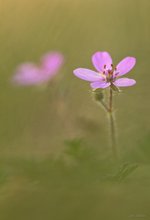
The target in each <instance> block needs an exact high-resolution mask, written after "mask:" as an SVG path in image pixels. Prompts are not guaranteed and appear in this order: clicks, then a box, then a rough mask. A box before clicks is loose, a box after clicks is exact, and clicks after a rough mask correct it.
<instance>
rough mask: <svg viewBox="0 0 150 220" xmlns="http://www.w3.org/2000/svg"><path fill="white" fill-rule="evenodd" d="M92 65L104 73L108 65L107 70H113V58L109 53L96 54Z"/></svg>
mask: <svg viewBox="0 0 150 220" xmlns="http://www.w3.org/2000/svg"><path fill="white" fill-rule="evenodd" d="M92 63H93V65H94V67H95V68H96V69H97V70H98V71H99V72H103V71H104V70H105V68H104V66H105V65H106V69H107V70H108V69H112V67H111V64H112V58H111V56H110V54H109V53H108V52H105V51H104V52H96V53H95V54H93V56H92Z"/></svg>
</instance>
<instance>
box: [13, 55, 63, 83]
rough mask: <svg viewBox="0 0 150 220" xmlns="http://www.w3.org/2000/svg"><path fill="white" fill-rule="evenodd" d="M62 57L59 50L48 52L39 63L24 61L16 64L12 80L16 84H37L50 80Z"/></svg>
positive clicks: (59, 66) (58, 67) (57, 69)
mask: <svg viewBox="0 0 150 220" xmlns="http://www.w3.org/2000/svg"><path fill="white" fill-rule="evenodd" d="M63 62H64V57H63V55H62V54H61V53H59V52H49V53H47V54H45V55H44V56H43V57H42V58H41V61H40V65H39V66H38V65H36V64H34V63H30V62H27V63H24V64H21V65H19V66H18V68H17V70H16V73H15V75H14V76H13V82H14V83H15V84H18V85H24V86H30V85H39V84H42V83H45V82H47V81H49V80H51V79H52V78H53V77H54V76H55V75H56V74H57V73H58V71H59V70H60V68H61V67H62V64H63Z"/></svg>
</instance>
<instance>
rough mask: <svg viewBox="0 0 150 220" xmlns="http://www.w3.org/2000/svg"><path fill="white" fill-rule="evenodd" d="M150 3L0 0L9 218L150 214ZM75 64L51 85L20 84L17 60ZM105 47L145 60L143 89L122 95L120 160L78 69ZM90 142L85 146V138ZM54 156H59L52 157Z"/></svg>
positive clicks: (3, 187)
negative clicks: (14, 80) (55, 54)
mask: <svg viewBox="0 0 150 220" xmlns="http://www.w3.org/2000/svg"><path fill="white" fill-rule="evenodd" d="M149 6H150V2H149V0H144V1H142V0H133V1H130V0H126V1H122V0H111V1H110V0H105V1H102V0H86V1H85V0H76V1H72V0H49V1H46V0H45V1H43V0H33V1H25V0H22V1H20V0H13V1H11V0H5V1H0V27H1V28H0V39H1V41H0V42H1V43H0V45H1V46H0V73H1V80H0V89H1V92H0V103H1V107H0V112H1V114H0V117H1V120H0V121H1V123H0V136H1V138H0V155H1V156H0V219H2V220H8V219H15V220H17V219H19V220H20V219H21V220H24V219H32V220H34V219H37V220H40V219H53V220H55V219H56V220H57V219H58V220H59V219H65V220H67V219H68V220H70V219H81V220H84V219H86V220H88V219H89V220H91V219H115V220H116V219H119V220H120V219H122V220H126V219H134V218H137V217H138V218H139V217H140V216H142V218H145V219H148V218H149V215H150V213H149V183H150V176H149V173H150V167H149V158H150V152H149V143H150V140H149V137H150V135H149V134H150V126H149V124H150V117H149V112H150V104H149V80H150V75H149V73H148V69H149V58H150V55H149V54H150V53H149V50H150V49H149V36H150V29H149V26H150V15H149ZM49 50H59V51H61V52H62V53H64V55H65V58H66V63H65V65H64V67H63V69H62V70H61V72H60V75H59V76H57V77H56V79H55V80H54V82H52V84H50V85H49V87H48V88H46V89H42V88H39V89H36V88H15V87H13V86H11V84H10V78H11V76H12V74H13V72H14V71H15V68H16V66H17V65H18V64H20V63H21V62H25V61H34V62H38V59H39V57H40V56H41V55H42V54H43V53H45V52H47V51H49ZM97 50H101V51H102V50H106V51H109V52H110V53H111V54H112V56H113V57H114V63H117V62H118V61H120V59H122V58H123V57H125V56H135V57H136V58H137V65H136V68H135V69H134V70H133V71H132V72H131V73H130V74H129V75H128V77H130V78H132V77H133V78H135V79H136V81H137V85H136V86H135V87H133V88H128V89H124V90H123V92H122V93H121V94H120V95H118V96H115V106H116V116H117V124H118V138H119V150H120V156H121V160H120V161H119V162H117V163H116V164H115V163H114V162H113V161H112V158H111V149H109V144H108V143H109V140H108V128H107V118H106V117H105V113H104V112H103V110H101V109H100V108H99V106H96V104H95V103H94V102H92V98H91V93H90V91H89V90H90V88H89V85H88V83H86V82H82V81H81V80H79V79H77V78H75V77H74V76H73V74H72V70H73V69H74V68H76V67H80V66H81V67H86V68H93V67H92V64H91V61H90V58H91V55H92V53H94V52H95V51H97ZM82 139H83V141H81V140H82ZM51 154H52V155H51Z"/></svg>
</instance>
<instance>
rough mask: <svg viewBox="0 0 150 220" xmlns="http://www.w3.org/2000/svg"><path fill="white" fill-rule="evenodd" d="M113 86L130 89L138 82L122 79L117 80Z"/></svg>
mask: <svg viewBox="0 0 150 220" xmlns="http://www.w3.org/2000/svg"><path fill="white" fill-rule="evenodd" d="M113 84H114V85H115V86H119V87H128V86H133V85H134V84H136V81H135V80H134V79H128V78H122V79H117V80H116V81H115V82H114V83H113Z"/></svg>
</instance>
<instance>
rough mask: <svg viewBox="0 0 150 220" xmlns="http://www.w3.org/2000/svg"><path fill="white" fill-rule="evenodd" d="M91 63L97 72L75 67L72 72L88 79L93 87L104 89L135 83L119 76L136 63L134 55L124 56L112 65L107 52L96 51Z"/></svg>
mask: <svg viewBox="0 0 150 220" xmlns="http://www.w3.org/2000/svg"><path fill="white" fill-rule="evenodd" d="M92 63H93V65H94V67H95V68H96V70H97V72H96V71H93V70H90V69H85V68H77V69H75V70H74V71H73V73H74V75H75V76H77V77H78V78H80V79H83V80H86V81H89V82H90V85H91V87H92V88H93V89H98V88H103V89H104V88H107V87H109V86H116V87H128V86H133V85H134V84H135V83H136V81H135V80H134V79H129V78H119V77H120V76H123V75H125V74H126V73H128V72H129V71H130V70H131V69H132V68H133V67H134V65H135V63H136V59H135V58H134V57H126V58H124V59H123V60H122V61H120V62H119V63H118V64H117V66H114V65H113V62H112V58H111V56H110V54H109V53H108V52H96V53H95V54H93V56H92Z"/></svg>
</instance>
